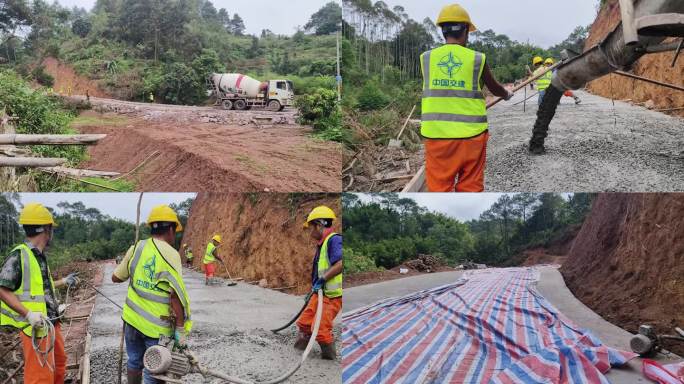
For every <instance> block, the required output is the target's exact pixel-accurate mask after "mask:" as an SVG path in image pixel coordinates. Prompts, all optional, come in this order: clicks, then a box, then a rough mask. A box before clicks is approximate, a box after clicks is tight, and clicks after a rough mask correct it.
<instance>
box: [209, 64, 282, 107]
mask: <svg viewBox="0 0 684 384" xmlns="http://www.w3.org/2000/svg"><path fill="white" fill-rule="evenodd" d="M207 86H208V94H209V96H214V97H215V98H216V103H215V105H220V106H222V107H223V109H236V110H238V111H242V110H246V109H250V108H252V107H261V108H267V109H269V110H271V111H282V110H283V109H284V108H285V107H288V106H291V105H292V104H293V101H294V86H293V84H292V82H291V81H289V80H284V79H283V80H268V81H265V82H261V81H259V80H256V79H254V78H252V77H249V76H247V75H243V74H240V73H214V74H212V75H211V76H210V77H209V78H208V79H207Z"/></svg>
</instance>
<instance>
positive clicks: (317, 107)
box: [295, 88, 344, 141]
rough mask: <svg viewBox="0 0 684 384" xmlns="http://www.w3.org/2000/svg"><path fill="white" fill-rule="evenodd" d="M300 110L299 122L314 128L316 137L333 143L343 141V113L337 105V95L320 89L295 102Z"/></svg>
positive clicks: (331, 91)
mask: <svg viewBox="0 0 684 384" xmlns="http://www.w3.org/2000/svg"><path fill="white" fill-rule="evenodd" d="M295 104H296V106H297V108H299V118H298V120H297V121H298V122H299V123H300V124H307V125H311V126H313V128H314V130H315V131H316V136H317V137H319V138H321V139H325V140H332V141H342V140H343V139H344V134H343V132H342V128H341V125H342V113H341V111H340V108H339V106H338V105H337V93H336V92H335V91H333V90H330V89H323V88H319V89H317V90H316V91H315V92H314V93H312V94H309V95H304V96H301V97H299V98H298V99H297V100H296V102H295Z"/></svg>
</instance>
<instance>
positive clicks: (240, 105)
mask: <svg viewBox="0 0 684 384" xmlns="http://www.w3.org/2000/svg"><path fill="white" fill-rule="evenodd" d="M233 105H235V109H237V110H238V111H244V110H245V109H246V108H247V102H246V101H244V100H242V99H240V100H235V103H233Z"/></svg>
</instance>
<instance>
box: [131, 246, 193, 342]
mask: <svg viewBox="0 0 684 384" xmlns="http://www.w3.org/2000/svg"><path fill="white" fill-rule="evenodd" d="M128 270H129V276H130V281H129V285H128V296H127V297H126V302H125V305H124V311H123V316H122V317H123V320H124V321H126V323H128V324H130V325H131V326H132V327H134V328H135V329H137V330H138V331H140V332H141V333H143V334H144V335H145V336H147V337H151V338H155V339H156V338H159V337H160V336H161V335H166V336H171V333H172V326H171V324H170V322H169V321H168V320H165V319H162V317H163V316H169V317H170V316H171V314H172V311H171V306H170V304H169V303H170V296H171V293H170V292H167V291H165V290H163V289H161V288H159V287H158V286H159V284H160V283H161V282H166V283H168V284H169V285H170V286H171V288H172V289H173V290H174V291H175V292H176V295H177V296H178V297H179V299H180V301H181V304H182V305H183V308H184V312H185V315H186V316H185V317H186V318H185V326H184V328H185V329H186V330H187V331H188V332H189V331H190V328H191V327H192V321H191V319H190V309H189V304H190V303H189V300H188V297H187V292H186V291H185V286H184V285H183V284H182V279H181V278H180V276H179V275H178V274H177V273H176V272H175V271H174V270H173V268H172V267H171V266H170V265H169V264H168V263H167V262H166V260H165V259H164V257H163V256H162V255H161V254H160V253H159V250H158V249H157V247H156V245H155V244H154V241H153V240H151V239H146V240H142V241H140V242H139V243H138V244H137V246H136V247H135V251H134V254H133V257H132V258H131V260H130V261H129V264H128ZM171 282H173V283H171Z"/></svg>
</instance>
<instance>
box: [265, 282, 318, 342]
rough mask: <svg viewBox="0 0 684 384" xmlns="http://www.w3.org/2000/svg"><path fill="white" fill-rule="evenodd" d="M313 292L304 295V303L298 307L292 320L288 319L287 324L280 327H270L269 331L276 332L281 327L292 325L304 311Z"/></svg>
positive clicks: (280, 329)
mask: <svg viewBox="0 0 684 384" xmlns="http://www.w3.org/2000/svg"><path fill="white" fill-rule="evenodd" d="M313 294H314V291H310V292H309V293H308V294H307V295H306V297H305V298H304V305H303V306H302V309H300V310H299V312H297V314H296V315H295V317H293V318H292V320H290V321H289V322H288V323H287V324H285V325H283V326H282V327H280V328H276V329H271V332H273V333H278V332H280V331H282V330H283V329H286V328H289V327H290V325H292V324H293V323H294V322H295V321H297V319H299V316H301V314H302V312H304V310H305V309H306V307H307V306H308V305H309V301H311V297H312V296H313Z"/></svg>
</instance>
